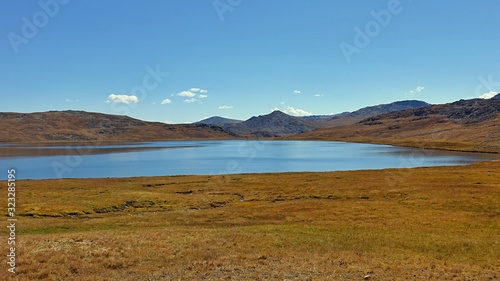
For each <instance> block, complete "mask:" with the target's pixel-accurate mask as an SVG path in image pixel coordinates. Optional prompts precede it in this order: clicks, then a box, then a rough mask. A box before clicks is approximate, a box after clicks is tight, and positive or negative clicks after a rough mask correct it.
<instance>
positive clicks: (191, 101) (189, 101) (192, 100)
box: [184, 98, 198, 103]
mask: <svg viewBox="0 0 500 281" xmlns="http://www.w3.org/2000/svg"><path fill="white" fill-rule="evenodd" d="M196 101H198V100H197V99H195V98H190V99H185V100H184V102H185V103H193V102H196Z"/></svg>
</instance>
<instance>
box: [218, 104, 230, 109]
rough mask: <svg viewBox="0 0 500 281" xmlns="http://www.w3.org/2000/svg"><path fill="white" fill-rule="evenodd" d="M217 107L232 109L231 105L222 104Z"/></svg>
mask: <svg viewBox="0 0 500 281" xmlns="http://www.w3.org/2000/svg"><path fill="white" fill-rule="evenodd" d="M219 109H233V106H232V105H222V106H219Z"/></svg>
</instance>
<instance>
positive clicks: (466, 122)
mask: <svg viewBox="0 0 500 281" xmlns="http://www.w3.org/2000/svg"><path fill="white" fill-rule="evenodd" d="M292 138H294V139H322V140H345V141H359V142H373V143H389V144H397V145H408V146H418V147H429V148H446V149H452V150H455V149H456V150H470V151H489V152H500V100H499V99H490V100H483V99H472V100H460V101H457V102H454V103H449V104H443V105H431V106H426V107H423V108H418V109H408V110H403V111H396V112H391V113H387V114H382V115H377V116H373V117H370V118H367V119H364V120H362V121H360V122H358V123H356V124H352V125H347V126H340V127H334V128H327V129H319V130H315V131H311V132H306V133H303V134H300V135H297V136H293V137H292Z"/></svg>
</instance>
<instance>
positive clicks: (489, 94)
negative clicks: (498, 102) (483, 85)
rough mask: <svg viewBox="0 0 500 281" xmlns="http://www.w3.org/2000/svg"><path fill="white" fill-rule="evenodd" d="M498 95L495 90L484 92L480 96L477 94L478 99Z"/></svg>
mask: <svg viewBox="0 0 500 281" xmlns="http://www.w3.org/2000/svg"><path fill="white" fill-rule="evenodd" d="M496 95H498V93H497V92H489V93H484V94H482V95H481V96H479V98H480V99H491V98H492V97H494V96H496Z"/></svg>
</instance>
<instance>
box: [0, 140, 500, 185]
mask: <svg viewBox="0 0 500 281" xmlns="http://www.w3.org/2000/svg"><path fill="white" fill-rule="evenodd" d="M9 149H12V150H15V149H22V151H23V153H24V154H22V155H16V154H15V153H14V155H7V156H8V157H7V156H6V155H5V154H0V155H3V157H2V158H1V161H0V169H3V170H6V169H8V168H11V167H13V168H16V169H17V170H18V175H19V177H20V178H22V179H28V178H30V179H42V178H58V177H63V178H64V177H70V178H87V177H131V176H160V175H194V174H230V173H264V172H302V171H312V172H323V171H340V170H359V169H383V168H410V167H420V166H436V165H458V164H468V163H473V162H476V161H487V160H494V159H500V155H498V154H486V153H464V152H450V151H438V150H425V149H415V148H402V147H395V146H390V145H372V144H359V143H344V142H328V141H243V140H230V141H163V142H144V143H126V144H112V145H111V144H103V145H99V146H92V147H89V146H85V145H77V146H65V145H57V146H50V147H33V146H29V147H28V148H8V147H2V148H1V149H0V153H2V151H3V152H5V151H6V150H9ZM30 153H31V154H30ZM0 178H6V175H1V174H0Z"/></svg>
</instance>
